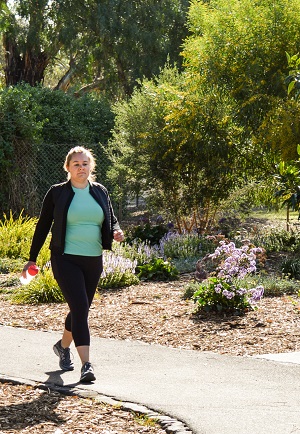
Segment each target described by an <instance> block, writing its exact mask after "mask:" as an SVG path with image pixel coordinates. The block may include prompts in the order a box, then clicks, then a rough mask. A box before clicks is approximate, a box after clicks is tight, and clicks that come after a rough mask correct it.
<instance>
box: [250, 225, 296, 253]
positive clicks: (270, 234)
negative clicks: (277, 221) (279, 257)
mask: <svg viewBox="0 0 300 434" xmlns="http://www.w3.org/2000/svg"><path fill="white" fill-rule="evenodd" d="M253 243H254V244H256V245H260V246H261V247H263V248H264V249H265V250H266V252H267V253H270V252H280V251H283V252H299V251H300V233H299V232H297V231H294V230H291V231H287V230H285V229H283V228H282V227H281V226H272V227H270V228H269V227H267V228H266V227H265V228H262V229H261V230H260V231H259V232H257V233H256V234H255V237H254V238H253Z"/></svg>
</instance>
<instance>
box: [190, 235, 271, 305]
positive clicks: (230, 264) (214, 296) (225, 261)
mask: <svg viewBox="0 0 300 434" xmlns="http://www.w3.org/2000/svg"><path fill="white" fill-rule="evenodd" d="M261 253H262V249H261V248H259V247H253V246H250V245H249V244H244V245H243V246H242V247H240V248H237V247H236V246H235V244H234V243H233V242H229V243H226V242H225V241H221V242H220V244H219V247H217V249H216V250H215V252H214V253H212V254H210V255H208V258H209V259H210V260H212V261H214V262H217V264H218V265H217V266H216V270H215V272H214V275H213V276H212V275H211V276H209V277H208V278H207V279H206V280H204V281H203V282H202V283H201V284H200V285H199V288H198V289H197V290H196V291H195V293H194V295H193V299H194V301H195V302H196V303H197V304H198V306H199V307H200V308H203V309H204V310H207V311H209V310H214V311H216V312H221V311H224V310H225V311H235V312H244V311H245V310H247V309H249V308H252V309H254V308H255V307H256V304H257V302H258V301H259V300H260V299H261V298H262V296H263V293H264V288H263V286H261V285H259V286H256V287H250V288H248V284H247V283H246V279H245V278H246V277H247V276H249V275H251V274H253V273H255V271H256V260H257V256H258V255H260V254H261Z"/></svg>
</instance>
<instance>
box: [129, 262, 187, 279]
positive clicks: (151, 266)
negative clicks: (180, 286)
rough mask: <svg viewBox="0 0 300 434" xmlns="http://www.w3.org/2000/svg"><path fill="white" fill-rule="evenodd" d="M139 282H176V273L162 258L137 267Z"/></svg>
mask: <svg viewBox="0 0 300 434" xmlns="http://www.w3.org/2000/svg"><path fill="white" fill-rule="evenodd" d="M137 269H138V271H139V273H138V277H139V278H140V279H141V280H156V281H162V280H176V279H178V271H177V269H176V267H174V265H172V264H171V263H170V262H169V261H165V260H164V259H162V258H156V259H152V260H151V261H150V262H148V263H146V264H144V265H139V266H138V267H137Z"/></svg>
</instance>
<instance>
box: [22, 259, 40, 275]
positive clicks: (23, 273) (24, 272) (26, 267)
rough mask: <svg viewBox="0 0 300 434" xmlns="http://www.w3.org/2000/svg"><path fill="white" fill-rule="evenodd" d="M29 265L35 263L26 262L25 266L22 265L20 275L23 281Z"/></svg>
mask: <svg viewBox="0 0 300 434" xmlns="http://www.w3.org/2000/svg"><path fill="white" fill-rule="evenodd" d="M31 265H36V263H35V262H34V261H28V262H27V264H25V265H24V268H23V271H22V273H21V276H22V277H24V279H26V271H27V270H28V268H29V267H30V266H31Z"/></svg>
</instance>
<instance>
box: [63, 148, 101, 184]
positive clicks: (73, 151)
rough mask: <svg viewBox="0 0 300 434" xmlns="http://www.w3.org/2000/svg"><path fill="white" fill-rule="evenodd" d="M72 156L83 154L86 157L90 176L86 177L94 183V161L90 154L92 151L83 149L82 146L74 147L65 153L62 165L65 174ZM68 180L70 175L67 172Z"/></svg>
mask: <svg viewBox="0 0 300 434" xmlns="http://www.w3.org/2000/svg"><path fill="white" fill-rule="evenodd" d="M74 154H84V155H86V156H87V158H88V160H89V162H90V174H89V177H88V180H89V181H95V178H96V176H95V174H94V172H95V169H96V160H95V157H94V155H93V154H92V151H90V150H89V149H86V148H84V147H83V146H75V147H74V148H72V149H70V151H69V152H68V153H67V156H66V159H65V163H64V169H65V171H66V172H68V167H69V164H70V161H71V159H72V157H73V155H74ZM68 179H70V173H69V172H68Z"/></svg>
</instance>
